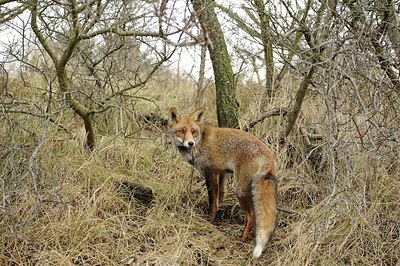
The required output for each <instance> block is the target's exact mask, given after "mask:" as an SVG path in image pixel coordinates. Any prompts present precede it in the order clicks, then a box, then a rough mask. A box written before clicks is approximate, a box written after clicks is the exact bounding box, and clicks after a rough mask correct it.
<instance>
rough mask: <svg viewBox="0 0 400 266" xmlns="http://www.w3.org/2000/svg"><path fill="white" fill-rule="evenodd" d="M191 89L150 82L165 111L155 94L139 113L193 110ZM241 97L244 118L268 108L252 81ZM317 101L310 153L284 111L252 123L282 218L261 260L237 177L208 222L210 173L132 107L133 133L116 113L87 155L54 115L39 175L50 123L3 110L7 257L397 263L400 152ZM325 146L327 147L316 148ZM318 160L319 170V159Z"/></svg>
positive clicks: (311, 104)
mask: <svg viewBox="0 0 400 266" xmlns="http://www.w3.org/2000/svg"><path fill="white" fill-rule="evenodd" d="M252 90H253V91H254V92H256V90H257V89H256V88H252ZM193 92H194V91H193ZM160 93H163V96H160V95H159V94H160ZM191 93H192V91H191V89H189V88H182V87H180V88H175V89H171V90H170V91H168V95H167V96H166V94H165V92H164V91H160V90H151V89H148V90H146V91H144V92H143V95H142V96H143V97H146V98H150V99H157V100H156V103H157V105H158V106H157V108H155V107H154V103H151V102H148V101H147V102H145V103H143V102H142V103H141V104H140V105H138V106H137V107H136V110H135V112H138V113H140V112H148V111H149V110H155V112H160V114H161V111H166V110H167V108H168V107H169V106H172V105H176V106H178V107H180V108H181V107H186V108H187V110H192V109H193V108H192V109H191V104H190V102H191V100H192V99H191V98H190V97H189V96H188V95H191ZM285 93H287V94H288V93H289V92H288V91H287V92H285V91H284V90H283V92H282V95H280V97H278V98H277V101H276V102H275V103H274V106H273V107H279V106H286V105H287V104H288V101H289V100H288V99H290V97H289V96H288V95H287V94H286V95H285ZM157 95H158V96H157ZM193 95H194V93H193ZM240 95H241V96H240V97H243V99H244V100H243V102H242V103H241V114H242V121H241V122H242V123H245V121H246V119H247V118H251V117H254V115H255V114H257V112H258V110H257V107H254V106H257V104H254V102H256V99H257V93H249V92H248V91H244V90H243V91H241V93H240ZM243 95H245V96H246V97H247V98H245V97H244V96H243ZM252 95H254V97H253V96H252ZM210 101H211V100H210ZM307 104H308V105H306V107H305V108H303V113H302V116H301V117H300V121H299V124H300V125H302V126H306V127H308V128H311V127H312V128H314V129H315V130H316V131H317V132H318V134H321V135H322V136H323V140H322V141H320V142H318V143H316V144H317V145H316V148H315V149H314V150H312V151H309V150H307V149H306V145H305V143H304V140H303V137H302V135H301V133H300V132H299V131H298V130H297V131H295V132H294V133H293V134H292V135H291V136H290V138H289V139H288V143H287V145H286V146H285V147H279V145H278V133H279V132H280V130H282V128H283V126H284V122H285V121H284V119H285V118H281V117H274V118H270V119H267V120H266V121H264V122H263V123H261V124H260V125H257V126H256V127H255V128H253V129H252V132H253V134H255V135H257V136H259V137H260V138H261V139H262V140H263V141H265V142H266V143H269V145H271V146H272V148H273V149H274V151H275V153H276V161H277V166H278V179H279V197H278V200H279V208H280V212H279V219H278V221H279V222H278V227H277V229H276V232H275V235H274V237H273V239H272V241H271V242H270V243H269V244H268V246H267V249H266V252H265V254H263V256H262V257H261V258H260V259H259V260H258V261H252V260H251V251H252V245H253V242H252V240H251V241H249V242H247V243H242V242H240V241H238V237H239V235H240V232H241V230H242V228H243V226H244V221H243V219H244V216H243V213H242V211H241V210H240V207H239V206H238V203H237V200H236V198H235V192H234V188H233V186H232V184H231V183H230V184H229V186H228V189H227V190H228V195H227V198H226V200H225V201H224V203H223V204H222V206H221V210H222V211H220V212H219V214H218V218H217V222H216V223H215V224H211V223H209V222H208V221H207V217H208V215H207V211H206V210H207V193H206V191H205V186H204V180H203V179H202V178H201V177H198V173H197V172H195V171H193V169H192V168H191V167H190V166H189V165H187V164H186V163H184V162H183V161H182V159H181V158H180V157H179V156H178V155H177V154H176V152H175V151H174V150H173V149H172V148H171V146H170V144H169V143H168V139H167V137H166V136H165V131H164V129H163V128H162V127H161V126H160V125H159V124H156V123H151V124H146V123H144V122H143V121H140V120H136V121H133V119H135V118H137V117H138V116H135V115H134V114H131V115H126V116H124V119H125V121H124V123H126V124H129V127H127V130H128V131H130V132H125V134H110V132H116V131H117V129H118V123H119V122H118V121H119V119H120V117H117V116H116V115H115V116H113V115H111V116H110V118H109V119H110V121H109V122H110V123H109V125H110V129H109V130H104V131H102V132H103V134H99V135H98V136H97V140H98V142H97V146H96V149H95V150H94V152H93V153H88V152H87V151H86V150H84V148H83V145H82V144H81V143H80V141H79V140H80V139H81V138H83V136H80V133H78V134H75V133H76V132H80V130H77V127H79V124H78V123H77V122H74V117H72V114H71V113H66V114H65V115H63V116H62V117H60V118H59V120H58V122H59V123H60V124H64V125H66V126H68V127H69V128H70V130H71V131H72V132H74V134H75V135H73V136H71V135H69V134H67V133H66V132H63V131H60V129H59V128H58V127H57V126H55V125H54V124H53V123H50V125H49V127H48V129H47V132H46V136H45V141H44V144H43V146H42V147H41V148H40V150H39V152H38V154H37V155H36V157H35V159H34V161H33V164H34V165H33V166H34V167H33V169H34V171H35V173H36V174H37V176H38V179H37V180H35V179H34V178H33V177H32V175H31V174H30V172H29V167H30V161H29V159H30V157H31V156H32V153H33V151H34V149H35V147H37V145H38V143H39V142H40V140H41V132H42V129H43V125H44V123H43V121H42V120H41V119H38V118H32V117H30V116H27V115H23V114H14V115H11V114H9V115H3V116H2V118H1V120H0V123H1V127H0V131H1V135H2V136H3V137H2V140H1V163H0V167H1V169H0V170H1V174H2V187H1V188H2V193H1V203H2V207H1V217H2V218H1V223H0V232H1V233H0V243H1V244H0V247H1V253H0V264H1V265H248V264H254V265H266V264H270V265H398V263H399V253H398V250H399V249H400V239H399V230H400V223H399V217H400V208H399V203H400V198H399V194H400V193H399V191H400V187H399V179H398V176H399V168H398V161H397V163H396V162H395V161H394V162H393V160H392V159H393V158H392V156H393V155H394V154H395V151H393V150H390V149H389V148H385V149H381V150H380V151H381V152H382V153H374V152H370V151H368V150H366V149H362V148H361V149H360V148H358V147H357V145H355V144H354V143H355V142H354V138H355V137H354V135H352V131H342V132H340V133H341V135H339V136H335V137H333V136H332V135H331V133H330V132H329V129H328V124H329V121H328V118H327V117H326V116H325V115H324V113H323V112H321V110H324V105H323V99H321V98H320V97H318V96H310V97H308V99H307ZM275 105H276V106H275ZM307 106H308V108H307ZM210 109H211V110H212V108H210ZM210 112H212V111H210ZM3 114H5V113H3ZM337 115H339V114H337ZM209 117H211V118H215V114H212V113H210V116H209ZM338 118H339V119H340V117H338ZM71 121H72V123H71ZM98 123H103V120H102V118H99V120H98ZM104 123H105V122H104ZM98 127H99V128H106V126H105V124H101V125H98ZM82 132H83V131H82ZM124 135H125V137H124ZM315 153H317V154H319V155H320V156H316V157H313V156H312V155H313V154H315ZM315 158H317V159H315ZM313 160H319V163H320V166H321V167H319V168H315V167H314V165H313V163H314V161H313ZM31 163H32V162H31ZM31 168H32V166H31ZM119 181H130V182H134V183H139V184H142V185H144V186H146V187H149V188H151V189H152V190H153V192H154V194H155V200H154V202H153V203H152V204H151V205H149V206H144V205H142V204H140V203H139V202H137V201H134V200H128V199H127V198H125V197H124V196H123V195H121V194H120V193H119V192H118V191H117V190H116V183H118V182H119ZM35 186H36V187H37V194H36V192H35V189H34V188H35Z"/></svg>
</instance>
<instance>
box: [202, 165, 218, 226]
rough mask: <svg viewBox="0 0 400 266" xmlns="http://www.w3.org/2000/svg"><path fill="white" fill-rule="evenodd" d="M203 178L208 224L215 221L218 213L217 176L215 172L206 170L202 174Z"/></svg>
mask: <svg viewBox="0 0 400 266" xmlns="http://www.w3.org/2000/svg"><path fill="white" fill-rule="evenodd" d="M204 176H205V178H206V186H207V192H208V203H209V212H210V222H213V221H214V220H215V217H216V216H217V211H218V194H219V193H218V192H219V186H218V181H219V180H218V178H219V174H218V172H217V171H212V170H208V171H205V172H204Z"/></svg>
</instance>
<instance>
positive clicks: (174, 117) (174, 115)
mask: <svg viewBox="0 0 400 266" xmlns="http://www.w3.org/2000/svg"><path fill="white" fill-rule="evenodd" d="M180 116H182V115H181V112H179V111H178V109H176V108H175V107H171V108H170V109H169V117H168V120H169V123H170V124H171V123H178V120H179V117H180Z"/></svg>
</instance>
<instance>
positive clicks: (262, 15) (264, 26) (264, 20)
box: [254, 0, 275, 109]
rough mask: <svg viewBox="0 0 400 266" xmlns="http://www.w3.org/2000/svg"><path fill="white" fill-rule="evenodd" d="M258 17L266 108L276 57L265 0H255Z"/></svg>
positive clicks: (264, 103) (263, 104)
mask: <svg viewBox="0 0 400 266" xmlns="http://www.w3.org/2000/svg"><path fill="white" fill-rule="evenodd" d="M254 6H255V7H256V10H257V14H258V17H259V19H260V32H261V36H260V37H261V42H262V44H263V51H264V64H265V93H264V95H263V98H262V109H266V106H267V105H268V102H269V101H270V100H271V98H272V96H273V91H274V73H275V70H274V57H273V50H272V41H271V38H270V36H269V33H268V29H269V15H268V14H267V11H266V10H265V4H264V1H263V0H254Z"/></svg>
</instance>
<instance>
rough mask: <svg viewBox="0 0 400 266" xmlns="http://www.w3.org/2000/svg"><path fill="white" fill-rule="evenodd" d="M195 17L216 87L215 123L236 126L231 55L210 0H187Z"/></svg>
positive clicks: (237, 123) (236, 114)
mask: <svg viewBox="0 0 400 266" xmlns="http://www.w3.org/2000/svg"><path fill="white" fill-rule="evenodd" d="M191 1H192V5H193V9H194V11H195V12H196V16H197V19H198V21H199V22H200V25H201V28H202V30H203V32H204V35H205V38H206V42H207V48H208V52H209V54H210V58H211V62H212V66H213V71H214V77H215V88H216V104H217V115H218V125H219V126H220V127H232V128H237V127H238V126H239V122H238V106H237V102H236V91H235V86H234V79H233V71H232V65H231V59H230V57H229V54H228V49H227V47H226V43H225V39H224V34H223V32H222V29H221V25H220V23H219V21H218V19H217V16H216V14H215V10H214V1H213V0H191Z"/></svg>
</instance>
